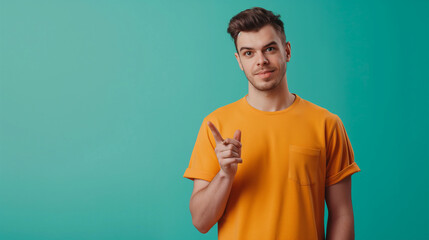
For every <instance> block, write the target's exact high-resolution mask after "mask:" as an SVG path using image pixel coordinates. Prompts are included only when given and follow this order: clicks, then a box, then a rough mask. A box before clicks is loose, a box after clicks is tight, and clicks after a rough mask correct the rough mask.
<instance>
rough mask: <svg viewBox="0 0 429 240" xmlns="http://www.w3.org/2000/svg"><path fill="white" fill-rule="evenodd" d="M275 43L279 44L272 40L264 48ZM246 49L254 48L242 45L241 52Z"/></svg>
mask: <svg viewBox="0 0 429 240" xmlns="http://www.w3.org/2000/svg"><path fill="white" fill-rule="evenodd" d="M273 44H275V45H277V43H276V42H275V41H272V42H270V43H268V44H267V45H265V46H264V47H263V48H265V47H268V46H270V45H273ZM245 49H248V50H253V48H250V47H241V48H240V52H241V51H242V50H245Z"/></svg>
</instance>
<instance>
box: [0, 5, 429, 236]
mask: <svg viewBox="0 0 429 240" xmlns="http://www.w3.org/2000/svg"><path fill="white" fill-rule="evenodd" d="M253 6H261V7H264V8H267V9H269V10H272V11H274V12H275V13H278V14H280V15H281V16H282V20H283V21H284V23H285V30H286V36H287V40H288V41H290V42H291V49H292V58H291V61H290V62H289V63H288V71H287V75H288V84H289V89H290V91H291V92H293V93H297V94H298V95H299V96H301V97H302V98H304V99H307V100H309V101H311V102H313V103H315V104H317V105H319V106H322V107H324V108H326V109H328V110H330V111H331V112H333V113H335V114H338V115H339V116H340V118H341V119H342V120H343V123H344V125H345V127H346V129H347V133H348V135H349V138H350V140H351V143H352V145H353V149H354V153H355V161H356V162H357V163H358V165H359V167H360V168H361V170H362V171H361V172H359V173H356V174H354V175H353V178H352V179H353V187H352V198H353V206H354V215H355V232H356V239H427V238H428V237H429V230H428V229H429V219H428V218H429V199H428V194H429V186H428V185H429V179H428V170H429V169H428V160H429V154H428V148H429V144H428V140H427V136H428V134H429V129H428V122H429V119H428V116H429V98H428V94H429V88H428V80H429V73H428V63H429V62H428V54H429V49H428V44H427V43H428V42H429V33H428V28H427V23H428V22H429V17H428V14H427V13H428V12H429V3H428V1H405V2H404V1H369V0H368V1H356V2H354V1H339V0H337V1H310V2H308V1H300V2H298V1H264V3H263V4H261V2H260V1H233V2H230V1H226V0H223V1H216V2H215V1H210V2H209V1H207V2H202V1H12V0H11V1H0V239H33V240H36V239H44V240H48V239H216V238H217V225H216V226H214V227H213V228H212V229H211V230H210V232H209V233H207V234H206V235H203V234H201V233H199V232H198V231H197V230H196V229H195V228H194V226H193V225H192V220H191V215H190V212H189V199H190V196H191V191H192V187H193V185H192V181H190V180H188V179H185V178H183V173H184V171H185V169H186V167H187V166H188V163H189V158H190V156H191V152H192V148H193V146H194V143H195V140H196V136H197V133H198V129H199V127H200V125H201V122H202V120H203V118H204V117H205V116H206V115H207V114H209V113H210V112H212V111H213V110H215V109H216V108H218V107H221V106H223V105H226V104H228V103H231V102H233V101H236V100H238V99H239V98H242V97H243V96H244V95H245V94H246V93H247V90H248V89H247V79H246V78H245V76H244V74H243V73H242V72H241V70H240V69H239V67H238V65H237V62H236V60H235V58H234V56H233V53H234V45H233V41H232V39H230V36H229V35H228V34H227V33H226V28H227V25H228V22H229V19H230V18H231V17H232V16H234V15H235V14H237V13H238V12H240V11H242V10H244V9H247V8H251V7H253ZM232 134H233V133H231V136H230V137H232ZM227 137H228V136H227ZM326 216H327V215H326ZM325 220H326V219H325Z"/></svg>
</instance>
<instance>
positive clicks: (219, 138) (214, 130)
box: [207, 121, 224, 144]
mask: <svg viewBox="0 0 429 240" xmlns="http://www.w3.org/2000/svg"><path fill="white" fill-rule="evenodd" d="M207 125H209V128H210V130H211V131H212V133H213V137H214V139H215V141H216V144H219V143H223V142H224V140H223V138H222V136H221V135H220V132H219V131H218V130H217V128H216V127H215V125H214V124H213V123H212V122H210V121H207Z"/></svg>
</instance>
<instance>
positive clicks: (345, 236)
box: [326, 213, 355, 240]
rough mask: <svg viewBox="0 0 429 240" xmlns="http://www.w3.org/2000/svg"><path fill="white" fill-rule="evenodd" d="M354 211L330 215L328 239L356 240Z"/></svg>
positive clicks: (327, 231)
mask: <svg viewBox="0 0 429 240" xmlns="http://www.w3.org/2000/svg"><path fill="white" fill-rule="evenodd" d="M354 239H355V232H354V220H353V213H351V214H347V215H340V216H332V215H328V225H327V230H326V240H354Z"/></svg>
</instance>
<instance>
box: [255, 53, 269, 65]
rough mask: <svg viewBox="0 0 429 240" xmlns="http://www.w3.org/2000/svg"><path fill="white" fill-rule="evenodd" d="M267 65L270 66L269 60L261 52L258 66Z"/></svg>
mask: <svg viewBox="0 0 429 240" xmlns="http://www.w3.org/2000/svg"><path fill="white" fill-rule="evenodd" d="M265 64H268V59H267V58H266V57H265V55H264V54H263V53H262V52H261V53H259V54H258V59H257V65H258V66H261V65H265Z"/></svg>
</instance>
